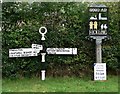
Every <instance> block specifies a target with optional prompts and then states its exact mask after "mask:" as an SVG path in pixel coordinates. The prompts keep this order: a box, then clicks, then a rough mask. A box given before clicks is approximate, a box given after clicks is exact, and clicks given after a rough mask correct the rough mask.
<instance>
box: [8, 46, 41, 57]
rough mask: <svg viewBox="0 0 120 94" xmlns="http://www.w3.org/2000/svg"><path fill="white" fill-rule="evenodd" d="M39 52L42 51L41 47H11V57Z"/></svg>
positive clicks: (33, 54)
mask: <svg viewBox="0 0 120 94" xmlns="http://www.w3.org/2000/svg"><path fill="white" fill-rule="evenodd" d="M39 52H40V50H39V49H33V48H19V49H9V57H30V56H38V53H39Z"/></svg>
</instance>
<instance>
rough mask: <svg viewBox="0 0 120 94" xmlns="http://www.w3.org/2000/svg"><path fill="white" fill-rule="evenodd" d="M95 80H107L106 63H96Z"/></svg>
mask: <svg viewBox="0 0 120 94" xmlns="http://www.w3.org/2000/svg"><path fill="white" fill-rule="evenodd" d="M94 80H106V63H94Z"/></svg>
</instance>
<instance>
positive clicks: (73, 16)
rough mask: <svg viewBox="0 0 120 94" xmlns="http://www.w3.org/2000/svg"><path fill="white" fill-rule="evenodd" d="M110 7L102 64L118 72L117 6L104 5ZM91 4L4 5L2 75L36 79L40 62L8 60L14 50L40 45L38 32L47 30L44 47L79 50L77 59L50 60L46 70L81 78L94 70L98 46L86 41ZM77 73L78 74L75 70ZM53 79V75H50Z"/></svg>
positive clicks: (38, 60) (69, 57) (27, 59)
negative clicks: (73, 73)
mask: <svg viewBox="0 0 120 94" xmlns="http://www.w3.org/2000/svg"><path fill="white" fill-rule="evenodd" d="M104 4H105V5H107V6H108V7H109V11H110V12H109V25H110V26H109V32H108V34H109V35H110V36H111V39H110V40H107V41H104V42H103V49H102V50H103V62H105V63H107V64H108V67H109V68H111V69H114V70H116V68H118V67H117V65H118V64H117V63H118V62H119V53H120V51H119V48H120V41H119V40H120V34H119V30H118V28H119V26H118V21H119V16H118V15H117V14H118V11H119V8H118V3H104ZM88 5H89V3H80V2H79V3H78V2H71V3H70V2H69V3H68V2H64V3H62V2H61V3H60V2H52V3H50V2H34V3H31V4H29V3H27V2H22V3H20V2H19V3H12V2H11V3H10V2H6V3H3V5H2V23H3V24H2V30H3V31H2V46H3V50H2V54H3V75H5V76H9V77H10V76H11V74H12V73H13V74H14V76H16V77H17V75H19V74H21V75H22V76H25V75H32V74H34V75H36V74H39V72H40V69H41V64H40V62H41V58H40V56H39V57H32V58H13V59H12V58H9V57H8V56H9V55H8V50H9V49H11V48H25V47H31V44H32V43H36V44H39V43H40V41H41V35H40V34H39V28H40V27H41V26H46V28H47V29H48V33H47V34H46V42H45V47H63V48H64V47H68V48H70V47H71V48H72V47H75V48H78V55H77V56H47V58H46V62H47V64H46V66H47V68H48V69H49V68H51V69H54V70H55V71H56V72H59V71H60V70H59V68H61V69H63V70H62V71H64V70H70V71H73V72H75V73H76V75H78V72H79V69H81V70H82V69H83V70H85V69H86V70H88V68H89V70H92V68H91V65H92V64H93V63H94V62H95V42H94V41H93V42H91V41H89V40H87V39H86V38H85V37H86V36H88V30H87V22H88V12H87V7H88ZM74 69H75V70H74ZM51 75H52V74H51Z"/></svg>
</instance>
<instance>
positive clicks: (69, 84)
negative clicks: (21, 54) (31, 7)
mask: <svg viewBox="0 0 120 94" xmlns="http://www.w3.org/2000/svg"><path fill="white" fill-rule="evenodd" d="M2 92H118V76H108V80H106V81H92V80H91V79H89V78H77V77H58V78H57V77H56V78H53V77H47V78H46V80H45V81H41V80H40V79H39V78H22V79H15V80H10V79H8V78H6V79H3V80H2Z"/></svg>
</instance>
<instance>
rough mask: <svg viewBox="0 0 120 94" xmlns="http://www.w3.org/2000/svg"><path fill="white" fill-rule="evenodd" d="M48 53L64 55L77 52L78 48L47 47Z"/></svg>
mask: <svg viewBox="0 0 120 94" xmlns="http://www.w3.org/2000/svg"><path fill="white" fill-rule="evenodd" d="M47 54H58V55H64V54H68V55H70V54H73V55H76V54H77V48H47Z"/></svg>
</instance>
